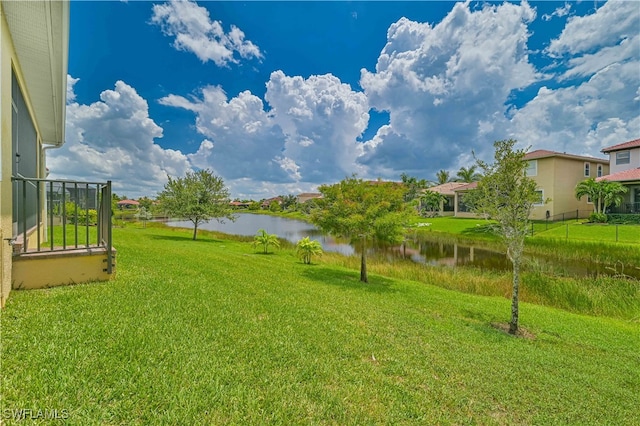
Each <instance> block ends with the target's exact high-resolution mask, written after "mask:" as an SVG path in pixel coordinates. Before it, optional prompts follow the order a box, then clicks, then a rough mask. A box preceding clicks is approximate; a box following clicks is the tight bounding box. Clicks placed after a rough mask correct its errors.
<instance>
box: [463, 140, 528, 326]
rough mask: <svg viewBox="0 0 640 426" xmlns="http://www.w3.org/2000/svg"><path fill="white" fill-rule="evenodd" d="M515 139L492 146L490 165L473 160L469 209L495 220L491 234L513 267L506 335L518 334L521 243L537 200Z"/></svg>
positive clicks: (522, 246)
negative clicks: (475, 178) (476, 177)
mask: <svg viewBox="0 0 640 426" xmlns="http://www.w3.org/2000/svg"><path fill="white" fill-rule="evenodd" d="M515 144H516V141H515V140H512V139H509V140H503V141H497V142H495V143H494V147H495V155H494V160H495V162H494V163H493V164H489V163H485V162H484V161H481V160H478V159H477V160H476V161H477V163H478V167H479V168H480V169H481V170H482V172H483V178H482V179H481V180H480V181H479V183H478V188H477V189H476V190H474V191H475V194H474V196H473V201H474V202H473V208H474V210H475V211H476V212H477V213H480V214H482V215H484V216H485V217H487V218H490V219H493V220H495V221H496V223H495V225H494V229H495V231H496V232H497V233H498V235H500V237H501V238H502V240H503V242H504V244H505V246H506V249H507V257H508V258H509V260H511V264H512V266H513V291H512V298H511V322H510V323H509V333H511V334H516V332H517V331H518V314H519V312H518V292H519V285H520V264H521V262H522V254H523V251H524V241H525V237H526V235H527V232H528V230H529V215H530V214H531V209H532V208H533V205H534V204H535V203H537V202H538V201H539V198H540V196H539V194H538V193H537V192H536V183H535V181H533V180H532V179H530V178H528V177H526V175H525V171H526V168H527V163H526V161H525V160H524V155H525V151H524V150H514V149H513V147H514V145H515Z"/></svg>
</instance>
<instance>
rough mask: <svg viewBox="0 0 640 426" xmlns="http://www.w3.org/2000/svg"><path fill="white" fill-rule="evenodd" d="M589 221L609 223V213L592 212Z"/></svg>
mask: <svg viewBox="0 0 640 426" xmlns="http://www.w3.org/2000/svg"><path fill="white" fill-rule="evenodd" d="M589 222H592V223H607V215H606V214H604V213H595V212H594V213H591V214H590V215H589Z"/></svg>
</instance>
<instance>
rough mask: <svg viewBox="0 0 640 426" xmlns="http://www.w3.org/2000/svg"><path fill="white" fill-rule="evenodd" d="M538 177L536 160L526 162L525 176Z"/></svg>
mask: <svg viewBox="0 0 640 426" xmlns="http://www.w3.org/2000/svg"><path fill="white" fill-rule="evenodd" d="M537 175H538V160H530V161H528V162H527V176H537Z"/></svg>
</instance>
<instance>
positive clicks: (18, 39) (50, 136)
mask: <svg viewBox="0 0 640 426" xmlns="http://www.w3.org/2000/svg"><path fill="white" fill-rule="evenodd" d="M2 10H3V12H4V15H5V18H6V20H7V25H8V28H9V33H10V34H11V39H12V40H13V46H14V48H15V50H16V55H17V57H18V61H19V63H20V70H21V71H22V75H23V76H24V83H25V85H26V91H27V93H28V97H29V99H30V100H31V105H32V107H33V110H34V114H35V120H36V122H37V126H38V129H39V130H40V135H41V137H42V142H43V143H46V144H50V145H55V146H60V145H62V144H63V143H64V126H65V114H66V101H67V99H66V97H67V65H68V58H69V2H68V1H48V0H47V1H10V0H2Z"/></svg>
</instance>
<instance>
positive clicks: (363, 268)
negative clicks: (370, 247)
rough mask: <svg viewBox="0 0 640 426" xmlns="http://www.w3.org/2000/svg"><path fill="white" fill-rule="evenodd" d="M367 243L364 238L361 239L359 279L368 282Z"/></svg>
mask: <svg viewBox="0 0 640 426" xmlns="http://www.w3.org/2000/svg"><path fill="white" fill-rule="evenodd" d="M366 252H367V243H366V240H362V256H361V257H360V281H362V282H363V283H368V282H369V279H368V278H367V257H366Z"/></svg>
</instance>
